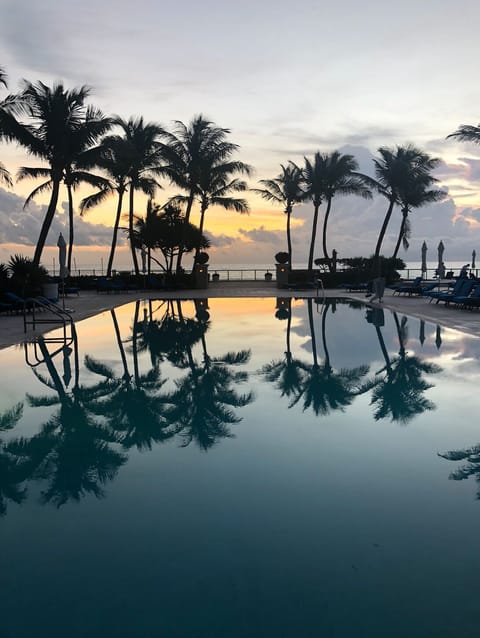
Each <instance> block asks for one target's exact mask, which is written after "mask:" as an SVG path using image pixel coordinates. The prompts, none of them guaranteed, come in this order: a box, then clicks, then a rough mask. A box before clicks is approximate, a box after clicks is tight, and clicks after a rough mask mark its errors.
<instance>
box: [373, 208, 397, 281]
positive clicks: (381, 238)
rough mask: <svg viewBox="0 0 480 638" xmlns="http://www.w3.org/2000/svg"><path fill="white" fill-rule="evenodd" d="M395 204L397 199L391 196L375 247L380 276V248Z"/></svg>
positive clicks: (375, 257)
mask: <svg viewBox="0 0 480 638" xmlns="http://www.w3.org/2000/svg"><path fill="white" fill-rule="evenodd" d="M394 204H395V199H394V198H393V197H391V198H390V204H389V205H388V209H387V214H386V215H385V219H384V220H383V224H382V228H381V229H380V234H379V236H378V240H377V245H376V247H375V256H374V259H375V262H376V265H377V273H378V275H379V276H380V250H381V248H382V243H383V238H384V237H385V233H386V231H387V226H388V222H389V221H390V217H391V216H392V212H393V206H394Z"/></svg>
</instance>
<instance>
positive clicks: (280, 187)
mask: <svg viewBox="0 0 480 638" xmlns="http://www.w3.org/2000/svg"><path fill="white" fill-rule="evenodd" d="M280 168H281V169H282V171H281V173H280V174H279V175H277V177H274V178H273V179H261V180H260V184H262V186H264V188H252V189H251V190H252V192H254V193H258V194H259V195H261V196H262V197H263V199H266V200H267V201H269V202H276V203H278V204H282V205H283V206H284V212H285V215H286V216H287V247H288V248H287V250H288V263H289V264H290V265H291V264H292V237H291V230H290V221H291V216H292V211H293V207H294V206H295V204H299V203H300V202H301V201H302V200H303V198H304V192H303V189H302V184H303V173H302V169H301V168H299V167H298V166H297V165H296V164H295V163H294V162H288V164H287V165H286V166H284V165H283V164H281V165H280Z"/></svg>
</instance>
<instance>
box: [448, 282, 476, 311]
mask: <svg viewBox="0 0 480 638" xmlns="http://www.w3.org/2000/svg"><path fill="white" fill-rule="evenodd" d="M450 303H455V304H458V305H459V306H462V307H463V308H468V307H470V308H474V307H476V308H478V307H479V306H480V284H475V285H474V287H473V290H472V291H471V292H470V294H469V295H457V296H456V297H452V299H450Z"/></svg>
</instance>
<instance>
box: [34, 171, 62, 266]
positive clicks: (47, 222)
mask: <svg viewBox="0 0 480 638" xmlns="http://www.w3.org/2000/svg"><path fill="white" fill-rule="evenodd" d="M59 190H60V178H55V179H52V195H51V197H50V203H49V204H48V209H47V214H46V215H45V219H44V220H43V224H42V228H41V230H40V235H39V237H38V241H37V245H36V247H35V254H34V255H33V265H34V266H38V265H39V264H40V258H41V257H42V252H43V249H44V247H45V242H46V241H47V235H48V231H49V230H50V226H51V225H52V221H53V217H54V215H55V211H56V209H57V202H58V193H59Z"/></svg>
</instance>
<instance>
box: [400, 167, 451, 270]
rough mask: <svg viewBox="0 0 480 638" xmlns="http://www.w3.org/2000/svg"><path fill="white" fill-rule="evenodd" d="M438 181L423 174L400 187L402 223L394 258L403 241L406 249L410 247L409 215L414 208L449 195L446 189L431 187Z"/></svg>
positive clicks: (438, 200)
mask: <svg viewBox="0 0 480 638" xmlns="http://www.w3.org/2000/svg"><path fill="white" fill-rule="evenodd" d="M437 181H438V180H437V179H435V178H434V177H432V176H431V175H426V176H421V178H420V179H414V180H412V182H411V183H407V184H405V185H404V186H403V187H402V188H401V189H400V204H401V212H402V223H401V224H400V230H399V232H398V238H397V243H396V245H395V250H394V251H393V255H392V258H396V257H397V255H398V251H399V249H400V244H401V243H403V247H404V249H405V250H407V249H408V246H409V244H408V239H409V237H410V232H411V227H410V220H409V217H408V215H409V213H410V212H411V211H412V210H413V209H415V208H421V207H422V206H425V205H426V204H431V203H434V202H440V201H442V200H443V199H445V197H446V196H447V193H446V192H445V191H442V190H438V189H432V188H430V186H432V185H433V184H435V183H436V182H437Z"/></svg>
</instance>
